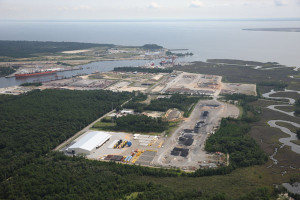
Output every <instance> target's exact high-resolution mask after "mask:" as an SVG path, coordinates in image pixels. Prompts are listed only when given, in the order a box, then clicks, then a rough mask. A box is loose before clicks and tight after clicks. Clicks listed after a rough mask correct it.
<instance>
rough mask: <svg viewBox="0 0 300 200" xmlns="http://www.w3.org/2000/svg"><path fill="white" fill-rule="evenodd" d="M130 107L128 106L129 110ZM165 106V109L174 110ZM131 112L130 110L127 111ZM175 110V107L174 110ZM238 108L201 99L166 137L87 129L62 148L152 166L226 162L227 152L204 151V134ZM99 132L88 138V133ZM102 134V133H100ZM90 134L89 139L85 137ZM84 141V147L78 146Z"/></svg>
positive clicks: (207, 165)
mask: <svg viewBox="0 0 300 200" xmlns="http://www.w3.org/2000/svg"><path fill="white" fill-rule="evenodd" d="M129 111H130V110H128V112H129ZM175 111H177V110H176V109H174V110H169V111H167V113H171V112H175ZM130 112H132V111H130ZM177 112H178V111H177ZM238 115H239V110H238V108H237V107H235V106H234V105H231V104H227V103H223V102H219V101H216V100H201V101H200V102H198V104H197V105H196V106H195V109H194V111H193V112H192V114H191V116H190V117H189V118H188V119H185V120H184V121H182V122H181V124H180V125H179V126H178V127H177V128H176V130H175V131H174V132H173V134H172V135H171V136H170V137H166V136H165V135H164V133H161V134H158V135H149V134H137V133H135V134H134V133H124V132H106V131H92V132H91V131H87V132H86V133H84V134H83V135H81V136H80V137H79V138H77V139H75V140H74V141H73V142H71V143H70V144H68V145H67V146H66V147H64V148H63V149H62V151H64V152H65V153H66V154H67V155H73V154H75V155H79V154H83V155H85V156H86V157H87V158H88V159H93V160H103V161H116V162H122V163H126V164H139V165H145V166H156V167H171V168H172V167H176V168H180V169H182V170H186V171H190V170H196V169H199V168H215V167H218V166H223V165H226V164H227V159H228V156H227V155H225V154H222V153H220V152H215V153H213V154H211V153H207V152H205V151H204V145H205V141H206V138H207V137H208V136H209V135H210V134H214V131H215V130H216V129H217V128H218V126H219V124H220V120H221V118H222V117H229V116H230V117H238ZM95 132H96V133H97V134H100V136H98V137H99V139H95V137H94V140H96V141H94V142H92V140H93V137H91V135H90V134H91V133H95ZM101 134H102V136H101ZM88 138H90V139H88ZM89 143H93V144H90V145H88V146H89V149H88V150H87V151H85V150H82V148H83V146H86V145H87V144H89Z"/></svg>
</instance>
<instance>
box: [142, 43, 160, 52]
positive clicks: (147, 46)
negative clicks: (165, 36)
mask: <svg viewBox="0 0 300 200" xmlns="http://www.w3.org/2000/svg"><path fill="white" fill-rule="evenodd" d="M142 48H143V49H145V50H151V51H155V50H160V49H162V48H163V47H162V46H159V45H157V44H145V45H143V46H142Z"/></svg>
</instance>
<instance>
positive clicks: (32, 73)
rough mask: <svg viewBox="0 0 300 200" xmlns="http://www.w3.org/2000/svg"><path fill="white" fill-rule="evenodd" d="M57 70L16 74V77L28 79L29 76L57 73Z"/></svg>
mask: <svg viewBox="0 0 300 200" xmlns="http://www.w3.org/2000/svg"><path fill="white" fill-rule="evenodd" d="M56 72H57V70H49V71H39V72H31V73H24V74H15V77H17V78H18V77H27V76H41V75H46V74H53V73H56Z"/></svg>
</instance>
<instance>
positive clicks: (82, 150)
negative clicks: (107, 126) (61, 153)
mask: <svg viewBox="0 0 300 200" xmlns="http://www.w3.org/2000/svg"><path fill="white" fill-rule="evenodd" d="M110 137H111V135H110V134H108V133H106V132H103V131H93V132H88V133H86V134H85V135H84V136H83V137H82V138H80V139H79V140H78V141H77V142H76V143H75V144H72V145H71V146H70V147H69V148H68V149H67V152H70V153H73V154H86V155H89V154H91V152H92V151H93V150H95V149H96V148H98V147H100V146H101V145H103V144H104V143H105V142H106V141H108V140H109V139H110Z"/></svg>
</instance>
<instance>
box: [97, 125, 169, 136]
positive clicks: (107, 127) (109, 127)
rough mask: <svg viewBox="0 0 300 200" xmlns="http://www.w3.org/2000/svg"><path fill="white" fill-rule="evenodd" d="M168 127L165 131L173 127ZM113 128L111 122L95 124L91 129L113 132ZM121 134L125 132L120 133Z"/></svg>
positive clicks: (151, 133)
mask: <svg viewBox="0 0 300 200" xmlns="http://www.w3.org/2000/svg"><path fill="white" fill-rule="evenodd" d="M170 125H171V126H170V128H169V129H168V130H167V131H169V130H171V129H172V128H173V127H174V126H175V125H174V124H173V123H171V124H170ZM115 126H116V123H113V122H97V123H96V124H94V126H93V127H92V129H93V130H98V131H113V130H114V128H115ZM122 132H126V131H122ZM129 133H132V132H129ZM136 133H140V132H136ZM140 134H147V135H160V134H161V133H157V132H148V133H142V132H141V133H140Z"/></svg>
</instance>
